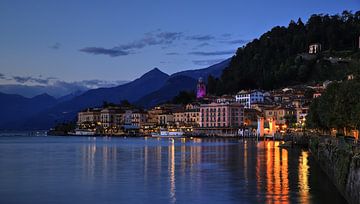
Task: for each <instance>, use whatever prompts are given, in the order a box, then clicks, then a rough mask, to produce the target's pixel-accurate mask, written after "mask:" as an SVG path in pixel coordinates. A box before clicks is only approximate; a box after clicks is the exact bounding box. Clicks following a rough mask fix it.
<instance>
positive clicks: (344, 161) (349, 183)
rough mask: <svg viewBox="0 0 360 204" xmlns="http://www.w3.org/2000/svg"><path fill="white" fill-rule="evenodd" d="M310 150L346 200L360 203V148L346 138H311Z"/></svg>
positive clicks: (352, 203)
mask: <svg viewBox="0 0 360 204" xmlns="http://www.w3.org/2000/svg"><path fill="white" fill-rule="evenodd" d="M309 149H310V151H311V153H312V155H313V156H314V158H315V159H316V160H317V161H318V163H319V165H320V166H321V168H322V169H323V171H324V172H325V173H326V174H327V175H328V176H329V178H330V179H331V180H332V182H333V183H334V184H335V186H336V187H337V189H338V190H339V191H340V193H341V194H342V195H343V196H344V198H345V199H346V200H347V201H348V203H351V204H359V203H360V190H359V189H360V147H359V145H358V144H357V143H356V142H354V141H353V140H346V138H344V137H339V138H334V137H323V136H322V137H318V136H311V137H310V140H309Z"/></svg>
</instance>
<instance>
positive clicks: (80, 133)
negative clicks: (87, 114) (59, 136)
mask: <svg viewBox="0 0 360 204" xmlns="http://www.w3.org/2000/svg"><path fill="white" fill-rule="evenodd" d="M71 135H77V136H95V132H94V131H91V130H80V129H77V130H75V132H74V133H72V134H71Z"/></svg>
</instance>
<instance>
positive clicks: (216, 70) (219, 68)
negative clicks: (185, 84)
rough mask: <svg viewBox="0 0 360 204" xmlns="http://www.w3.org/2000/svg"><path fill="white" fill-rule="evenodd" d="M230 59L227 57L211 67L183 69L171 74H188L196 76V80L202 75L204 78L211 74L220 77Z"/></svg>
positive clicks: (173, 75) (192, 76)
mask: <svg viewBox="0 0 360 204" xmlns="http://www.w3.org/2000/svg"><path fill="white" fill-rule="evenodd" d="M230 61H231V58H229V59H226V60H224V61H222V62H219V63H217V64H214V65H211V66H210V67H207V68H203V69H195V70H186V71H181V72H177V73H175V74H172V75H171V76H172V77H175V76H188V77H191V78H194V79H196V80H197V79H199V78H200V77H202V78H203V79H205V80H206V79H207V77H208V76H209V75H212V76H213V77H215V78H218V77H220V76H221V74H222V72H223V70H224V69H225V68H226V67H227V66H229V63H230Z"/></svg>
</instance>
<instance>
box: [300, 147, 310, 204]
mask: <svg viewBox="0 0 360 204" xmlns="http://www.w3.org/2000/svg"><path fill="white" fill-rule="evenodd" d="M308 157H309V154H308V152H306V151H302V152H301V156H300V157H299V173H298V174H299V193H300V202H302V203H304V202H306V201H307V200H309V189H310V186H309V168H310V167H309V163H308Z"/></svg>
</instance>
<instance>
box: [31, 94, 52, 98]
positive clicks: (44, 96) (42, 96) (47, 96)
mask: <svg viewBox="0 0 360 204" xmlns="http://www.w3.org/2000/svg"><path fill="white" fill-rule="evenodd" d="M32 98H54V97H53V96H50V95H49V94H47V93H43V94H39V95H37V96H34V97H32Z"/></svg>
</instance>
